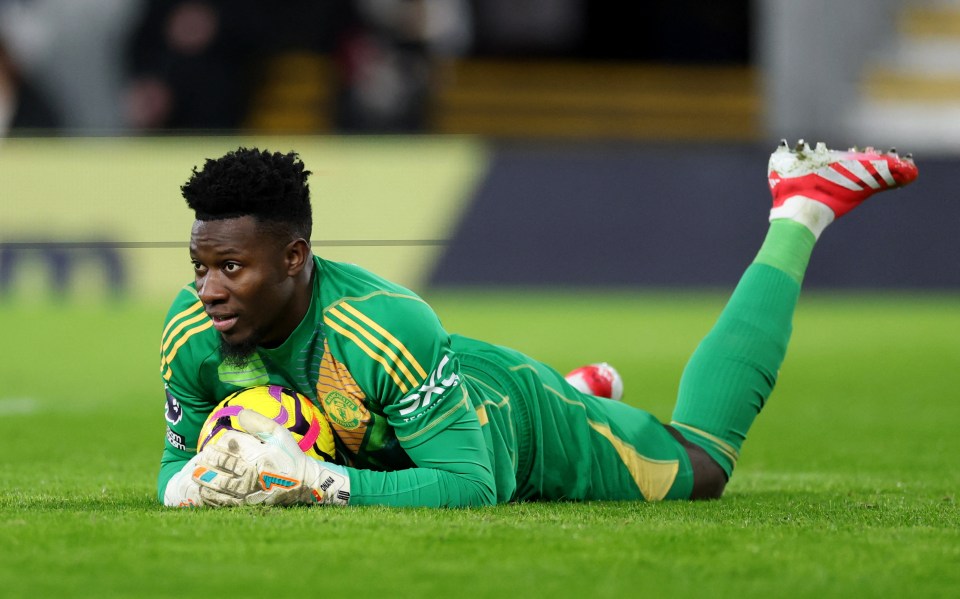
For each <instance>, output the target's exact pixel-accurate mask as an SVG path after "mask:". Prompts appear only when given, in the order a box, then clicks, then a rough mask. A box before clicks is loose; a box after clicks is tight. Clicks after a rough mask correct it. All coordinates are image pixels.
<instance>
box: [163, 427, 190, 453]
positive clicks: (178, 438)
mask: <svg viewBox="0 0 960 599" xmlns="http://www.w3.org/2000/svg"><path fill="white" fill-rule="evenodd" d="M167 442H168V443H169V444H170V445H172V446H173V447H176V448H177V449H179V450H180V451H186V450H187V443H186V442H185V441H184V439H183V436H182V435H178V434H177V433H175V432H174V431H173V429H172V428H170V427H169V426H168V427H167Z"/></svg>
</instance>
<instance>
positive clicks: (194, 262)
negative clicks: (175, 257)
mask: <svg viewBox="0 0 960 599" xmlns="http://www.w3.org/2000/svg"><path fill="white" fill-rule="evenodd" d="M190 264H193V270H200V269H201V268H203V265H202V264H200V263H199V262H197V261H196V260H191V261H190Z"/></svg>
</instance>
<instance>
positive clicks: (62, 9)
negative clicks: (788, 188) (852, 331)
mask: <svg viewBox="0 0 960 599" xmlns="http://www.w3.org/2000/svg"><path fill="white" fill-rule="evenodd" d="M634 12H635V11H632V10H627V9H626V8H625V7H622V6H619V5H617V4H616V3H601V2H588V1H587V0H537V1H517V0H509V1H507V0H482V1H481V0H474V1H471V0H335V1H333V0H328V1H317V0H312V1H308V0H290V1H287V2H283V3H279V4H278V5H277V6H273V5H268V4H266V3H262V2H257V1H255V0H231V1H229V2H228V1H226V0H0V135H2V138H0V294H2V295H3V296H4V297H6V298H8V299H9V298H16V297H36V296H37V294H40V295H46V294H53V295H56V296H70V297H74V296H76V297H87V296H90V295H92V296H94V297H115V296H134V297H141V298H145V299H149V300H155V301H157V302H158V303H159V304H164V303H166V301H167V299H168V298H169V297H171V296H172V294H173V293H174V292H175V291H176V289H177V288H178V287H179V286H180V285H181V284H182V283H183V282H184V281H185V280H186V279H187V278H189V270H188V268H187V262H186V252H185V244H186V241H187V239H188V235H189V226H190V222H191V219H190V215H189V214H188V213H187V211H186V209H185V208H184V205H183V204H182V201H181V200H180V198H179V191H178V188H179V185H180V184H181V183H182V182H183V181H184V180H185V179H186V178H187V176H188V175H189V172H190V169H191V168H192V167H193V166H194V165H196V164H199V163H201V162H202V160H203V159H204V158H205V157H212V156H215V155H219V154H221V153H223V152H225V151H227V150H229V149H231V148H235V147H236V146H237V145H240V144H248V145H253V144H256V145H261V146H264V147H268V148H270V149H275V150H281V151H287V150H296V151H298V152H300V153H301V154H302V156H303V158H304V160H305V162H306V163H307V165H308V167H309V168H311V169H312V170H313V171H314V173H315V175H314V177H313V178H312V186H313V189H314V194H315V206H316V208H315V209H316V211H317V213H318V218H317V227H316V231H315V235H314V237H315V242H316V243H317V246H318V248H319V251H320V252H321V253H322V254H324V255H326V256H329V257H331V258H334V259H342V260H350V261H354V262H358V263H361V264H363V265H365V266H367V267H369V268H371V269H373V270H376V271H378V272H381V273H382V274H384V275H386V276H388V277H391V278H394V279H397V280H399V281H401V282H403V283H405V284H407V285H410V286H412V287H414V288H415V289H418V290H421V291H422V290H424V289H429V288H434V287H443V286H533V287H539V286H550V287H583V288H591V289H597V288H614V287H616V288H619V287H631V288H632V287H640V288H649V287H657V288H693V287H718V286H720V287H728V286H730V285H732V284H733V282H735V280H736V278H737V276H738V275H739V273H740V272H741V270H742V268H743V266H744V265H745V264H746V263H747V262H748V261H749V259H750V257H751V256H752V253H753V252H754V251H755V249H756V247H757V245H758V243H759V240H760V238H761V236H762V233H763V231H764V228H765V205H766V203H767V201H768V200H767V191H766V183H765V177H764V175H765V172H764V169H765V165H766V157H767V154H768V152H769V151H770V150H771V149H772V147H773V146H774V145H775V144H776V142H777V141H778V140H779V139H780V138H788V139H791V140H795V139H797V138H801V137H802V138H805V139H807V140H808V141H813V140H824V141H827V142H828V143H830V144H834V145H839V146H843V147H846V146H849V145H852V144H854V143H857V144H862V145H868V144H870V145H877V146H880V147H889V146H896V147H898V149H900V150H901V152H906V151H912V152H914V153H915V154H916V156H917V158H918V162H919V163H920V165H921V173H922V176H921V178H920V180H919V182H918V183H917V184H915V185H914V186H912V187H911V188H908V189H906V190H904V191H902V192H898V195H897V196H896V201H890V202H887V199H886V198H885V199H884V200H882V201H883V202H885V203H886V205H884V206H883V207H882V209H880V210H873V209H872V208H867V209H865V210H864V211H863V214H862V216H860V217H858V218H857V219H853V220H851V222H849V223H844V224H842V225H841V226H843V227H844V228H845V232H844V234H843V235H828V236H826V237H825V238H824V241H823V245H824V246H832V247H833V248H834V249H833V250H829V249H827V250H822V251H821V252H818V254H817V256H816V257H815V264H814V268H813V269H812V271H811V275H810V278H809V279H808V283H809V285H810V286H812V287H827V288H863V289H889V288H896V287H901V288H902V287H906V288H912V289H940V290H943V289H947V290H956V289H957V288H958V287H960V269H957V268H956V260H955V257H956V256H957V250H956V241H955V234H954V231H955V230H956V227H957V223H958V222H960V204H958V203H957V202H956V201H955V200H954V199H953V196H954V193H952V192H953V188H952V187H951V186H950V180H949V179H948V177H950V175H951V173H953V172H955V171H956V167H957V166H958V164H960V163H958V160H960V135H958V131H957V129H958V128H960V56H958V54H960V1H957V0H846V1H844V2H836V1H833V0H805V1H804V2H795V1H791V0H752V1H751V0H728V1H726V2H713V1H710V0H677V1H675V2H671V3H662V4H660V5H657V6H654V7H644V8H643V9H642V10H639V15H635V14H634ZM891 200H892V198H891ZM863 248H869V250H864V249H863ZM185 275H186V277H185Z"/></svg>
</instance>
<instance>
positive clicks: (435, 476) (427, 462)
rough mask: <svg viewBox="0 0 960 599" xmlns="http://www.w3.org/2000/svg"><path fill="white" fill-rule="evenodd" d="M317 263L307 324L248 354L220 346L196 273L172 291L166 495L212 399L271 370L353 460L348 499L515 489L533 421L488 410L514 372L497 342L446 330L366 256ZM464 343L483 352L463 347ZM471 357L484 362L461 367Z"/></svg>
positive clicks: (164, 367) (452, 497)
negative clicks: (315, 412) (226, 352)
mask: <svg viewBox="0 0 960 599" xmlns="http://www.w3.org/2000/svg"><path fill="white" fill-rule="evenodd" d="M314 265H315V269H314V274H313V280H312V285H313V296H312V300H311V303H310V307H309V309H308V311H307V313H306V315H305V316H304V318H303V320H302V321H301V323H300V324H299V325H298V327H297V328H296V329H295V330H294V331H293V333H292V334H291V335H290V337H289V338H288V339H287V340H286V341H285V342H284V343H283V344H282V345H280V346H279V347H276V348H272V349H266V348H258V350H257V352H256V354H255V355H254V356H252V358H251V359H250V360H249V361H248V362H247V363H246V364H245V365H244V366H243V367H237V366H236V365H234V364H233V363H231V362H229V361H225V360H224V358H223V356H222V355H221V351H220V335H219V333H218V332H217V331H216V330H215V329H214V328H213V326H212V322H211V320H210V318H209V317H208V316H207V315H206V314H205V312H204V308H203V304H202V302H201V301H200V300H199V298H198V296H197V292H196V289H195V287H194V285H193V284H190V285H187V286H186V287H184V288H183V289H182V290H181V292H180V293H179V294H178V295H177V297H176V299H175V300H174V302H173V305H172V307H171V309H170V311H169V313H168V315H167V319H166V323H165V326H164V330H163V334H162V340H161V377H162V380H163V384H164V388H165V391H166V414H165V415H166V420H167V431H166V441H165V447H164V451H163V456H162V459H161V468H160V475H159V481H158V487H159V494H160V497H161V498H162V497H163V493H164V489H165V488H166V485H167V482H168V481H169V480H170V478H171V477H172V476H173V475H174V474H175V473H176V472H178V471H179V470H180V469H181V468H182V467H183V466H184V464H186V463H187V462H188V461H189V460H190V458H191V457H193V456H194V455H195V454H196V447H197V437H198V434H199V431H200V428H201V426H202V425H203V423H204V421H205V420H206V418H207V416H208V415H209V414H210V412H211V411H212V409H213V408H214V406H216V404H217V403H218V402H219V401H220V400H222V399H223V398H224V397H226V396H227V395H229V394H230V393H232V392H234V391H237V390H238V389H241V388H244V387H251V386H255V385H262V384H268V383H269V384H277V385H282V386H285V387H289V388H292V389H295V390H296V391H298V392H299V393H301V394H303V395H305V396H307V397H309V398H311V400H312V401H313V402H314V403H315V404H316V405H317V406H319V407H320V408H321V410H322V411H323V412H324V413H325V414H326V416H327V418H328V419H329V421H330V423H331V425H332V428H333V431H334V433H335V437H336V439H335V441H336V445H337V449H338V454H339V456H340V460H341V461H343V462H344V463H345V464H346V465H347V466H348V472H349V476H350V479H351V492H352V493H351V494H352V499H351V503H352V504H361V505H362V504H384V505H394V506H402V505H418V506H468V505H485V504H491V503H495V502H498V501H499V502H502V501H509V500H510V499H512V498H514V496H515V492H516V488H517V472H518V468H520V467H522V466H523V464H522V462H523V460H522V456H519V455H518V448H521V449H522V447H523V445H524V442H523V439H522V438H521V437H523V436H524V435H523V434H522V432H523V430H526V429H527V428H529V426H528V424H529V423H528V422H527V420H528V419H527V418H526V417H525V414H524V410H523V409H522V407H520V408H518V409H511V410H508V411H506V412H503V413H500V412H501V411H499V410H498V411H497V414H496V415H493V416H490V415H488V413H487V410H486V409H485V405H484V402H485V398H487V399H490V398H491V393H492V394H493V401H494V402H497V401H501V397H502V396H503V395H504V393H503V385H501V384H498V380H499V379H501V378H504V377H508V376H509V374H508V373H506V372H504V373H503V376H498V375H497V374H494V375H492V376H491V372H494V373H496V372H498V368H499V367H497V366H496V365H494V364H492V363H488V360H485V359H484V358H483V357H482V355H481V354H482V353H483V352H484V351H485V350H489V351H492V352H494V353H496V352H498V351H500V350H498V349H497V348H495V346H490V345H488V344H484V343H482V342H479V341H475V340H471V339H466V338H462V337H457V336H451V335H449V334H448V333H447V332H446V331H445V330H444V328H443V327H442V326H441V324H440V321H439V319H438V318H437V316H436V315H435V313H434V312H433V310H432V309H431V308H430V306H428V305H427V304H426V303H425V302H424V301H423V300H422V299H421V298H420V297H418V296H417V295H416V294H414V293H413V292H411V291H410V290H408V289H405V288H403V287H401V286H399V285H396V284H394V283H391V282H389V281H387V280H385V279H382V278H380V277H378V276H376V275H374V274H372V273H370V272H368V271H366V270H364V269H362V268H360V267H358V266H355V265H350V264H344V263H337V262H332V261H327V260H323V259H320V258H317V257H315V258H314ZM458 348H461V349H464V350H467V353H470V354H475V356H468V357H467V358H466V359H462V358H463V357H464V356H465V355H466V354H464V356H461V354H460V352H459V351H458ZM503 351H509V350H505V349H504V350H503ZM470 364H474V365H479V366H478V367H477V368H474V370H478V371H479V372H478V373H477V374H476V376H471V377H466V376H464V372H463V369H464V368H467V369H468V370H470V369H471V367H470ZM501 370H502V369H501ZM518 431H519V433H518Z"/></svg>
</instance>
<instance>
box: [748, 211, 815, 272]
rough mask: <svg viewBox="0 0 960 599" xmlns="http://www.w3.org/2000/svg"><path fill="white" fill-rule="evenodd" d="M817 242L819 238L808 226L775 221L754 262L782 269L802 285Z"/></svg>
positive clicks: (771, 223) (789, 221) (782, 219)
mask: <svg viewBox="0 0 960 599" xmlns="http://www.w3.org/2000/svg"><path fill="white" fill-rule="evenodd" d="M816 242H817V238H816V237H815V236H814V235H813V233H812V232H811V231H810V229H808V228H807V227H806V225H802V224H800V223H798V222H796V221H792V220H789V219H785V218H781V219H777V220H773V221H770V229H769V230H768V231H767V237H766V239H764V240H763V245H762V246H760V251H759V252H757V257H756V258H754V260H753V261H754V263H757V264H767V265H769V266H772V267H774V268H777V269H780V270H782V271H784V272H785V273H787V274H788V275H790V276H791V277H793V280H795V281H796V282H797V283H802V282H803V274H804V273H805V272H806V270H807V264H808V263H809V262H810V253H811V252H812V251H813V245H814V244H815V243H816Z"/></svg>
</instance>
